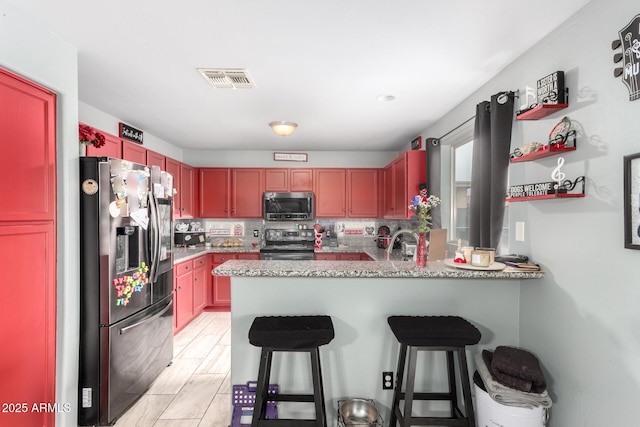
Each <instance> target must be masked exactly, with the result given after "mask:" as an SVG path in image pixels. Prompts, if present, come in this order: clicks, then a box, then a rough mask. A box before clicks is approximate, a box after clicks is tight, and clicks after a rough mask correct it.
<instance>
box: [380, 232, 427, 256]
mask: <svg viewBox="0 0 640 427" xmlns="http://www.w3.org/2000/svg"><path fill="white" fill-rule="evenodd" d="M401 234H411V235H412V236H413V238H414V239H416V250H415V251H413V260H414V261H415V260H416V254H417V253H418V250H417V246H418V240H419V239H420V238H419V237H418V233H416V232H415V231H411V230H398V231H396V232H395V233H393V236H391V240H390V241H389V246H387V249H386V252H387V256H386V258H387V260H388V259H389V258H390V257H391V251H393V244H394V243H395V241H396V238H397V237H398V236H399V235H401Z"/></svg>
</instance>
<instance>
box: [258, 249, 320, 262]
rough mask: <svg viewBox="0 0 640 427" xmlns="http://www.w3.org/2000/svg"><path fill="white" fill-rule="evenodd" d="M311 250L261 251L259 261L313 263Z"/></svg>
mask: <svg viewBox="0 0 640 427" xmlns="http://www.w3.org/2000/svg"><path fill="white" fill-rule="evenodd" d="M313 256H314V252H313V250H302V251H301V250H293V251H290V250H282V249H261V250H260V259H261V260H264V261H276V260H282V261H313Z"/></svg>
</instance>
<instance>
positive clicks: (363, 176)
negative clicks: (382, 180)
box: [347, 169, 378, 218]
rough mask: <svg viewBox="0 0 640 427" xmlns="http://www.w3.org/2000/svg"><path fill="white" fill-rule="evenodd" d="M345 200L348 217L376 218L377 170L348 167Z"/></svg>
mask: <svg viewBox="0 0 640 427" xmlns="http://www.w3.org/2000/svg"><path fill="white" fill-rule="evenodd" d="M347 200H348V203H349V209H348V212H347V216H348V217H349V218H377V217H378V170H377V169H348V170H347Z"/></svg>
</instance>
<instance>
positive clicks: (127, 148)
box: [122, 141, 147, 165]
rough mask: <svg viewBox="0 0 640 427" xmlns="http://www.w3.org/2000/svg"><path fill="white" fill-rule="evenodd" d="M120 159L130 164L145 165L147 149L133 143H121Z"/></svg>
mask: <svg viewBox="0 0 640 427" xmlns="http://www.w3.org/2000/svg"><path fill="white" fill-rule="evenodd" d="M122 158H123V159H124V160H129V161H130V162H134V163H139V164H141V165H146V164H147V149H146V148H144V147H142V146H141V145H139V144H136V143H135V142H129V141H122Z"/></svg>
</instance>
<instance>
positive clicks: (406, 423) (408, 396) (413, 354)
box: [401, 346, 418, 427]
mask: <svg viewBox="0 0 640 427" xmlns="http://www.w3.org/2000/svg"><path fill="white" fill-rule="evenodd" d="M417 359H418V347H414V346H409V368H408V371H407V385H406V391H405V394H404V417H403V420H402V423H401V425H402V427H410V426H411V423H412V421H413V393H414V392H415V384H416V362H417Z"/></svg>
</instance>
